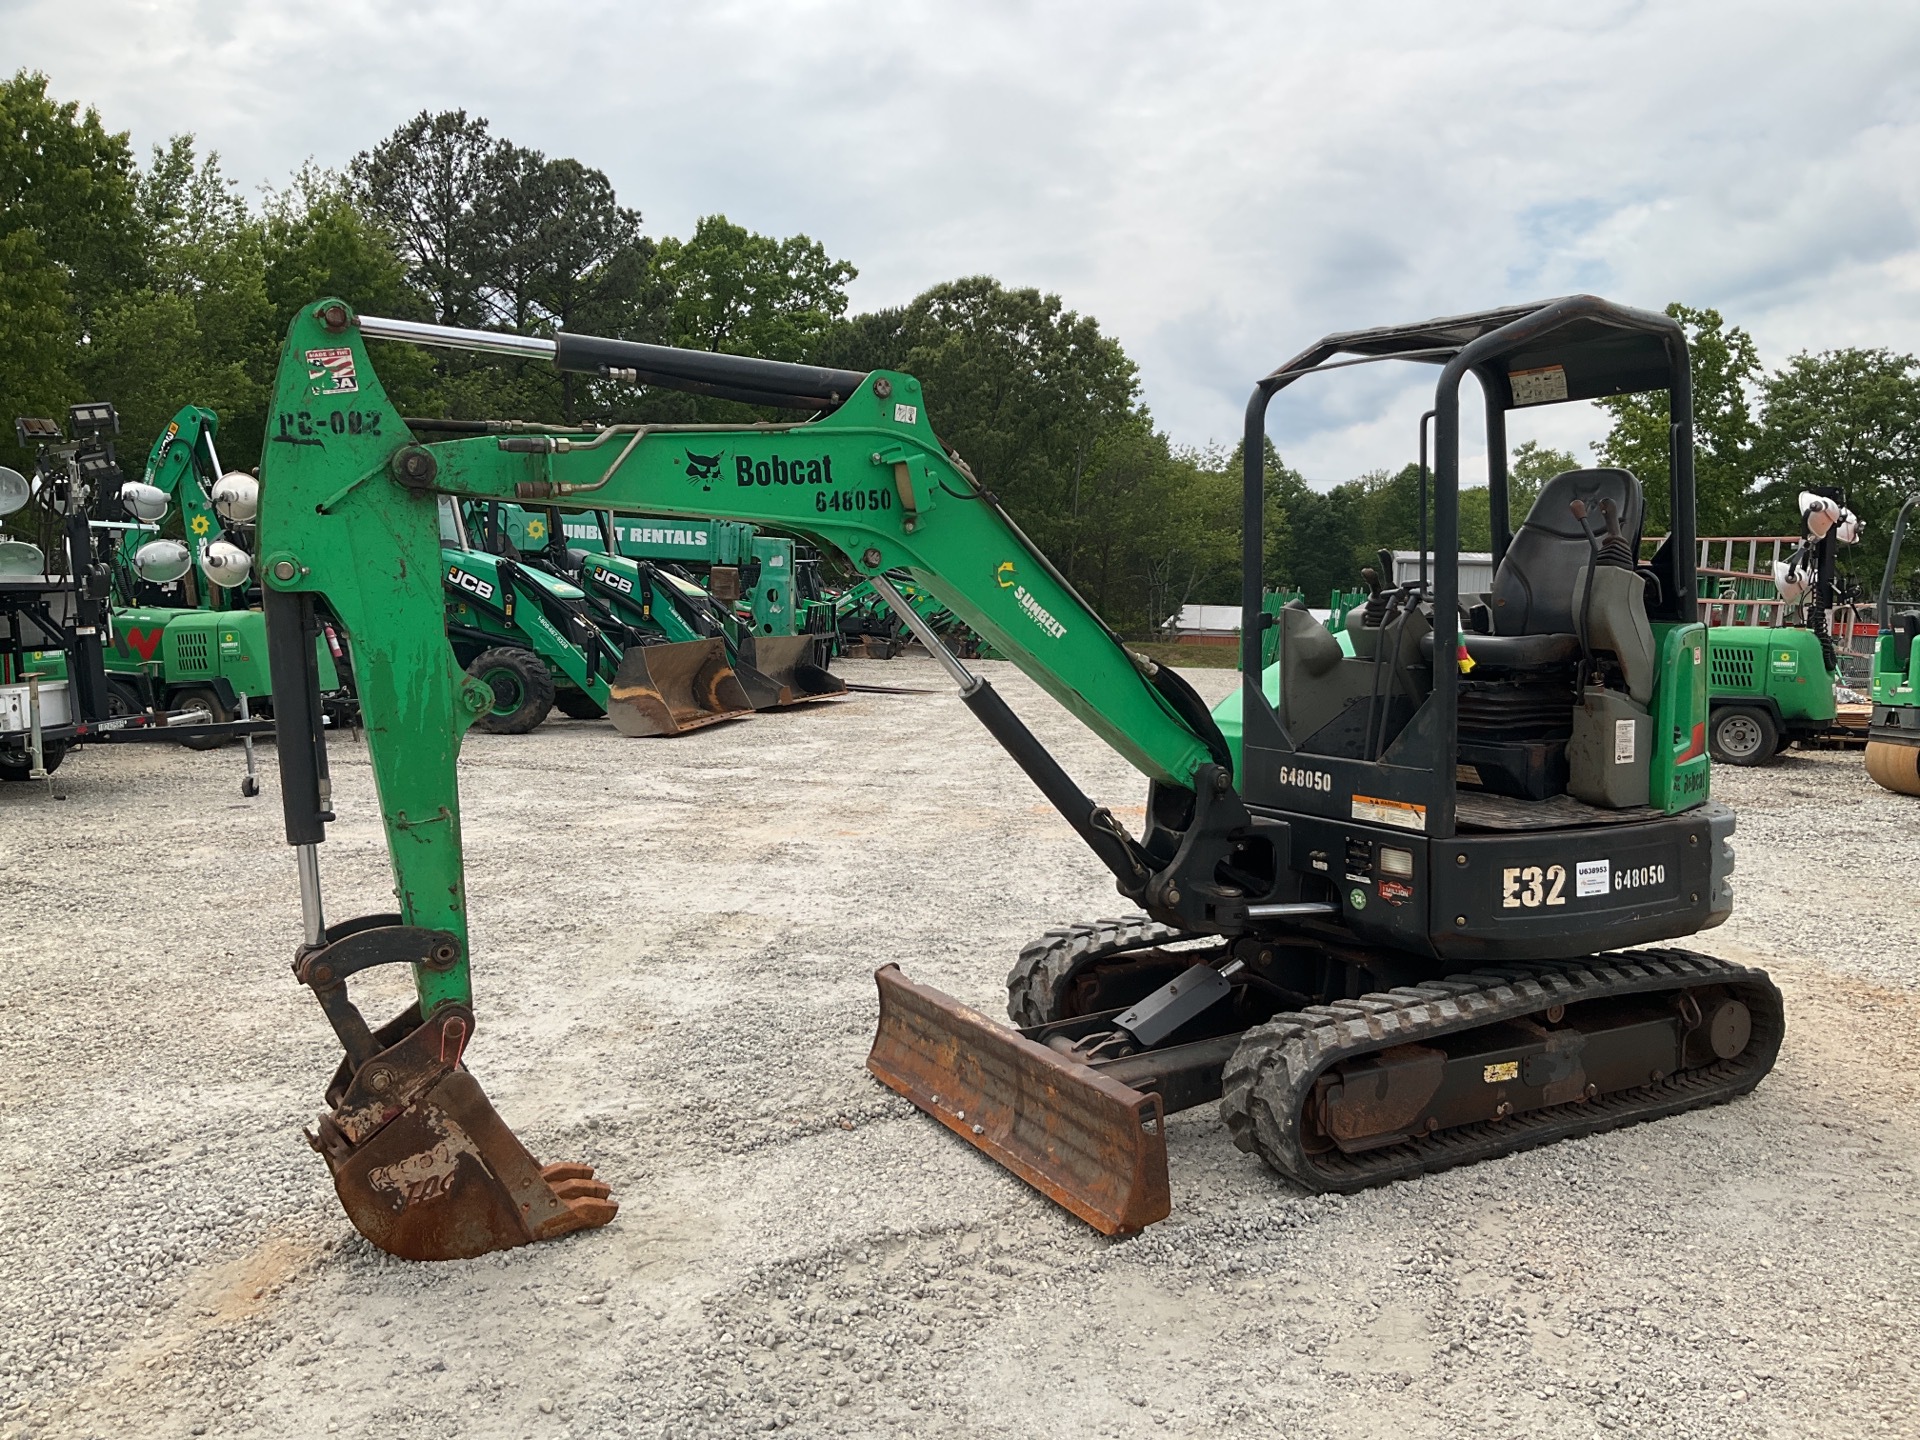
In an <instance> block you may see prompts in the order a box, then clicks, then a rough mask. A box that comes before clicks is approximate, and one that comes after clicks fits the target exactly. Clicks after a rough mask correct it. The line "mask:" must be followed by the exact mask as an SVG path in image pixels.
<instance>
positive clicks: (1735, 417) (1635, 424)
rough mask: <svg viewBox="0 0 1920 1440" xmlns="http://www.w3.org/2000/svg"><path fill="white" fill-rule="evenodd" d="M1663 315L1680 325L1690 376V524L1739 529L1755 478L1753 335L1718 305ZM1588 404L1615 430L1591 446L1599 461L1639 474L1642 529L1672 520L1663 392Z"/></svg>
mask: <svg viewBox="0 0 1920 1440" xmlns="http://www.w3.org/2000/svg"><path fill="white" fill-rule="evenodd" d="M1667 314H1669V315H1671V316H1672V317H1673V318H1674V319H1676V320H1678V321H1679V322H1680V323H1681V324H1682V325H1683V326H1684V327H1685V328H1686V332H1687V345H1688V351H1689V357H1688V363H1689V368H1690V370H1691V371H1692V377H1693V443H1694V461H1693V468H1694V515H1695V529H1696V531H1697V532H1698V533H1699V534H1702V535H1732V534H1738V533H1741V532H1742V531H1743V530H1744V528H1745V527H1746V526H1747V525H1748V524H1749V523H1750V516H1751V513H1752V508H1753V496H1752V491H1753V487H1754V483H1755V481H1756V480H1757V479H1758V477H1759V467H1758V463H1757V459H1756V455H1755V448H1754V447H1755V442H1756V440H1757V439H1758V436H1759V426H1758V423H1757V422H1756V421H1755V419H1754V415H1753V398H1754V392H1755V390H1756V388H1757V387H1758V385H1759V382H1760V377H1761V370H1760V354H1759V351H1758V350H1757V349H1755V347H1754V343H1753V338H1752V337H1751V336H1750V335H1748V334H1747V332H1746V331H1744V330H1742V329H1741V328H1740V327H1739V326H1737V325H1733V326H1729V325H1728V324H1727V323H1726V321H1725V320H1724V319H1723V318H1722V317H1721V315H1720V312H1719V311H1718V310H1695V309H1692V308H1690V307H1688V306H1685V305H1681V304H1679V303H1678V302H1676V303H1674V304H1672V305H1669V306H1667ZM1594 403H1595V404H1597V405H1598V406H1599V407H1600V408H1601V409H1602V410H1604V411H1606V412H1607V413H1608V414H1610V415H1612V416H1613V428H1612V429H1611V430H1609V431H1608V433H1607V437H1606V439H1605V440H1603V441H1602V442H1601V443H1600V444H1599V445H1598V446H1597V447H1596V449H1597V451H1598V454H1599V456H1600V459H1601V461H1602V463H1604V464H1607V465H1618V466H1620V467H1622V468H1623V469H1627V470H1631V471H1632V472H1633V473H1634V474H1635V475H1636V476H1638V477H1639V479H1640V483H1641V485H1642V486H1643V487H1644V489H1645V491H1646V505H1647V509H1646V522H1645V523H1646V530H1647V533H1648V534H1649V535H1654V534H1658V533H1660V532H1661V531H1663V530H1665V529H1666V528H1667V527H1668V526H1669V525H1671V524H1672V520H1671V517H1670V516H1669V515H1668V513H1667V495H1668V485H1669V480H1668V475H1669V446H1668V441H1667V435H1668V431H1669V429H1670V425H1671V421H1670V414H1669V410H1668V406H1667V396H1666V392H1665V391H1659V392H1651V391H1648V392H1642V393H1639V394H1632V395H1609V396H1606V397H1604V398H1602V399H1600V400H1597V401H1595V402H1594Z"/></svg>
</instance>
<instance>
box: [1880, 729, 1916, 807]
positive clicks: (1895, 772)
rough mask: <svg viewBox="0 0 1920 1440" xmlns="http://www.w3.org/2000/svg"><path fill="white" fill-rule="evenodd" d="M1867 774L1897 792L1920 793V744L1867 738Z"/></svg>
mask: <svg viewBox="0 0 1920 1440" xmlns="http://www.w3.org/2000/svg"><path fill="white" fill-rule="evenodd" d="M1867 774H1868V776H1870V777H1871V778H1872V780H1873V783H1874V784H1876V785H1878V786H1880V787H1881V788H1882V789H1883V790H1891V791H1893V792H1894V793H1895V794H1896V795H1920V746H1914V745H1898V744H1895V743H1893V742H1892V741H1888V740H1869V741H1868V742H1867Z"/></svg>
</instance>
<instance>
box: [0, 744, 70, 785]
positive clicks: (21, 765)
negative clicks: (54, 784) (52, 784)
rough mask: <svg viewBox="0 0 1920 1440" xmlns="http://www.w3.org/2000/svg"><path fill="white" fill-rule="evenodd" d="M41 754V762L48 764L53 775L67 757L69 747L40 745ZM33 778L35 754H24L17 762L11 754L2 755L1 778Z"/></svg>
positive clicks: (0, 764)
mask: <svg viewBox="0 0 1920 1440" xmlns="http://www.w3.org/2000/svg"><path fill="white" fill-rule="evenodd" d="M40 756H41V763H42V764H44V765H45V766H46V769H47V773H48V774H49V775H51V774H52V773H53V772H54V771H56V770H58V769H59V768H60V762H61V761H62V760H64V759H66V758H67V747H66V746H64V745H42V746H41V747H40ZM32 778H33V756H31V755H23V756H21V757H20V759H19V761H18V762H16V761H15V760H14V758H13V756H11V755H0V780H14V781H20V780H31V779H32Z"/></svg>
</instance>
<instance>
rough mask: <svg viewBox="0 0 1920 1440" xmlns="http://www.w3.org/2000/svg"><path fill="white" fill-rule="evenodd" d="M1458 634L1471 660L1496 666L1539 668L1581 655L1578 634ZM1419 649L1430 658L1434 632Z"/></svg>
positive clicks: (1498, 667) (1524, 668)
mask: <svg viewBox="0 0 1920 1440" xmlns="http://www.w3.org/2000/svg"><path fill="white" fill-rule="evenodd" d="M1567 583H1568V584H1569V585H1571V584H1572V583H1573V582H1572V581H1571V580H1569V581H1568V582H1567ZM1460 638H1461V639H1462V640H1464V641H1465V642H1466V644H1467V654H1468V655H1469V656H1470V657H1471V658H1472V660H1473V663H1474V664H1476V665H1485V666H1487V667H1489V668H1490V669H1495V670H1541V669H1545V668H1546V667H1548V666H1551V665H1571V664H1572V663H1573V662H1574V661H1576V660H1578V659H1579V658H1580V637H1579V636H1577V635H1475V634H1473V633H1472V632H1471V631H1465V630H1463V631H1461V632H1460ZM1420 653H1421V654H1422V655H1423V656H1425V657H1426V658H1427V659H1429V660H1431V659H1432V658H1433V636H1431V635H1428V636H1424V637H1423V638H1422V639H1421V641H1420Z"/></svg>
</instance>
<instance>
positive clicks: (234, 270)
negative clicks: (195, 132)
mask: <svg viewBox="0 0 1920 1440" xmlns="http://www.w3.org/2000/svg"><path fill="white" fill-rule="evenodd" d="M137 197H138V202H139V213H140V215H141V218H142V221H143V228H144V230H145V234H146V263H145V266H144V270H145V277H146V283H144V284H142V285H140V286H138V287H137V288H134V289H130V290H127V291H125V292H123V293H122V294H120V295H118V296H117V297H115V298H113V299H112V300H110V301H108V302H107V303H105V304H104V305H103V306H102V307H101V308H100V309H99V311H98V312H97V314H96V315H95V318H94V321H93V325H92V333H91V335H90V337H89V342H90V343H89V344H88V346H87V351H86V357H85V360H84V363H83V365H82V367H81V368H82V377H83V379H84V382H85V384H86V385H87V387H88V389H89V390H90V391H92V392H93V394H94V395H96V396H98V397H100V398H105V399H110V400H112V401H113V402H114V404H115V406H116V407H117V408H118V410H119V412H120V423H121V432H122V434H123V435H124V436H126V437H128V438H129V440H130V441H131V442H132V444H133V447H134V448H140V447H143V446H144V445H145V443H146V442H147V441H148V440H150V439H151V438H152V437H153V436H154V435H156V434H158V433H159V430H160V428H161V426H163V425H164V424H165V423H166V422H167V420H168V419H169V418H170V417H171V416H172V415H173V413H174V412H175V411H176V410H177V409H179V407H180V406H181V405H182V404H184V403H186V402H188V401H192V402H193V403H195V404H198V405H205V406H207V407H209V408H210V409H212V410H214V411H216V412H218V414H219V415H220V417H221V428H220V438H221V442H222V445H221V455H222V459H223V460H224V461H225V462H226V463H227V464H229V465H234V466H238V465H251V464H252V463H254V460H255V459H256V458H257V456H258V454H259V448H260V438H261V425H262V421H263V419H264V412H265V409H266V394H267V387H268V384H269V383H270V380H271V372H272V363H273V359H275V358H277V346H276V343H275V342H276V340H277V338H278V337H277V334H276V329H277V326H276V317H275V315H274V313H273V307H272V304H271V302H270V301H269V299H268V297H267V286H266V266H265V254H264V250H263V246H262V236H261V228H260V224H259V222H258V220H257V219H255V218H254V217H253V216H252V215H251V214H250V213H249V211H248V209H247V206H246V203H245V201H244V200H243V199H242V198H241V196H240V194H239V193H238V190H237V189H236V187H235V186H234V184H233V182H232V181H230V180H229V179H227V177H226V176H225V175H224V174H222V173H221V170H220V161H219V156H218V155H211V154H210V155H207V156H206V157H204V158H201V157H200V156H199V155H198V154H197V153H196V150H195V146H194V140H193V137H192V136H190V135H182V136H176V137H175V138H174V139H173V140H172V141H170V142H169V143H168V144H167V145H166V146H164V147H162V146H156V147H155V148H154V151H153V159H152V163H151V164H150V165H149V166H148V168H147V169H146V170H145V171H144V172H142V173H141V175H140V176H139V178H138V184H137Z"/></svg>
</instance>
